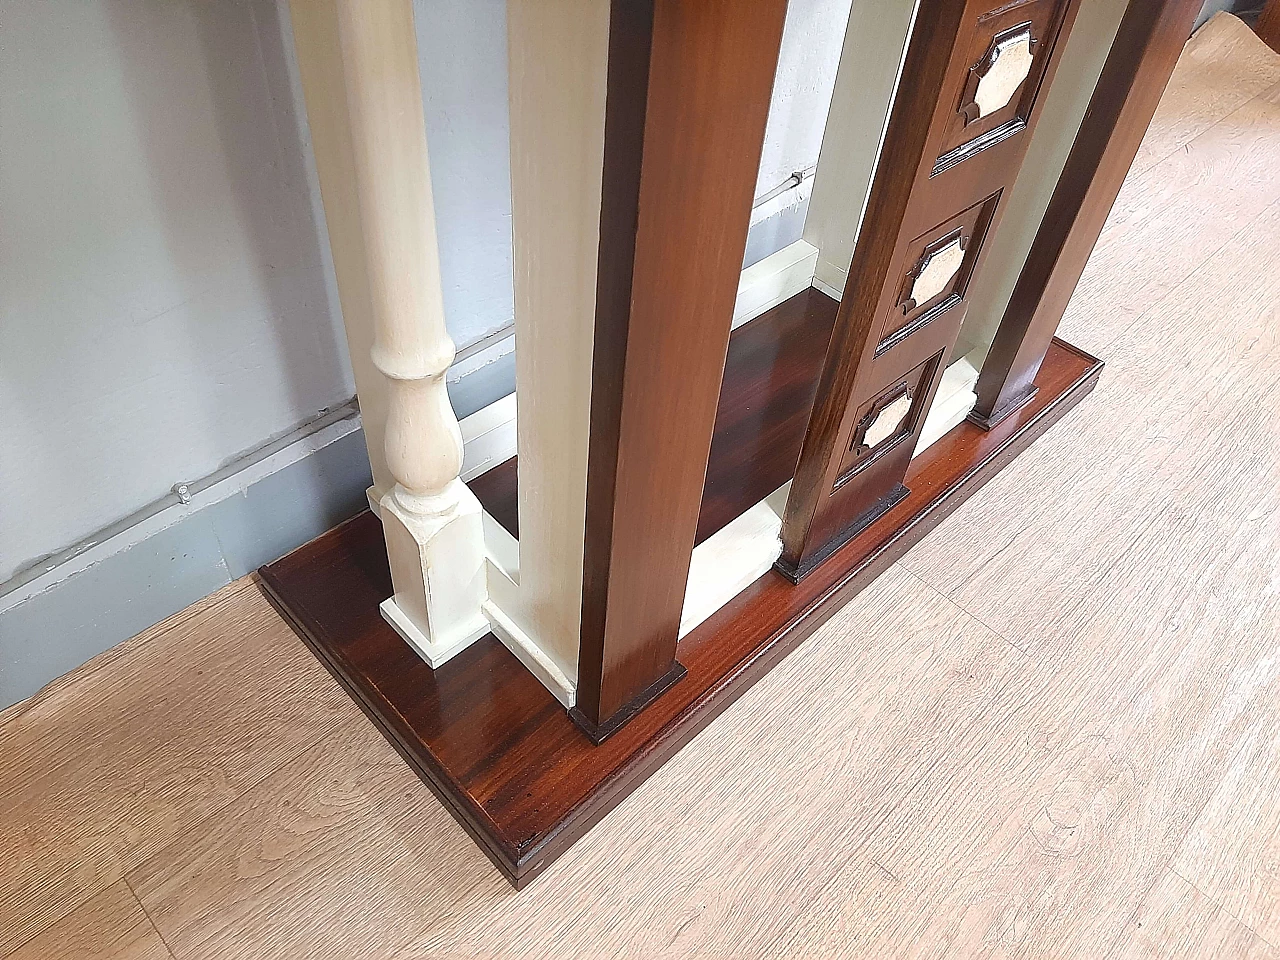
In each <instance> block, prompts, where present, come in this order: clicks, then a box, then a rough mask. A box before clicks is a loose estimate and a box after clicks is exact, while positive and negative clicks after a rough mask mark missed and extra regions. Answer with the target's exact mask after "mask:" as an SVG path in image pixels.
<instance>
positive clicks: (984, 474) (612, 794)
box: [258, 337, 1104, 890]
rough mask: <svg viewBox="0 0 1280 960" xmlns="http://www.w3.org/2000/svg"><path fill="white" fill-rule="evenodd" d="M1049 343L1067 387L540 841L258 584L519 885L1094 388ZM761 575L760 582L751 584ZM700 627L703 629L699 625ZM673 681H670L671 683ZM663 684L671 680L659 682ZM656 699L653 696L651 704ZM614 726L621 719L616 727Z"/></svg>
mask: <svg viewBox="0 0 1280 960" xmlns="http://www.w3.org/2000/svg"><path fill="white" fill-rule="evenodd" d="M1053 342H1054V346H1055V347H1057V348H1058V349H1060V350H1063V351H1065V352H1067V353H1071V354H1074V355H1075V356H1076V357H1078V358H1080V359H1081V360H1083V361H1084V362H1085V364H1086V367H1085V369H1084V370H1083V372H1082V373H1081V374H1080V375H1079V376H1077V377H1076V378H1075V379H1074V380H1073V381H1072V382H1070V383H1068V384H1066V386H1065V387H1064V388H1063V389H1062V390H1061V391H1060V392H1057V393H1055V395H1054V396H1052V397H1051V398H1050V400H1049V402H1048V403H1047V404H1046V405H1045V406H1044V408H1043V409H1041V410H1039V411H1037V412H1036V414H1035V415H1034V416H1032V417H1030V418H1029V419H1028V420H1027V421H1026V422H1025V423H1022V424H1020V425H1019V426H1018V428H1017V429H1016V430H1015V431H1014V432H1013V433H1012V434H1010V436H1008V437H1007V438H1005V439H1004V440H1002V441H1000V443H999V445H998V447H997V448H996V449H995V450H993V451H992V452H991V453H990V454H989V455H988V456H986V457H984V458H982V459H981V460H980V461H978V462H974V463H969V464H966V465H965V466H964V467H963V468H962V469H958V470H957V472H956V474H955V476H954V477H953V478H952V479H951V480H950V481H949V482H948V484H947V486H946V487H945V488H944V489H942V490H940V491H938V492H937V493H936V494H935V495H934V496H933V497H932V499H931V500H930V501H929V503H928V504H926V505H925V507H924V508H923V512H921V513H919V514H918V515H917V514H913V515H911V516H910V517H908V518H906V519H905V520H904V522H903V523H902V524H901V525H899V526H898V527H897V528H896V530H895V532H894V533H893V535H892V536H891V537H890V538H889V540H888V541H886V542H885V543H884V544H883V545H881V546H880V547H878V548H877V549H875V550H874V551H873V552H872V553H870V554H868V555H867V556H865V557H862V558H860V559H859V560H857V561H856V562H855V563H853V564H852V565H851V566H849V568H848V569H846V570H842V571H841V572H840V573H839V574H838V576H837V577H836V578H835V581H834V582H833V584H832V585H830V586H829V587H824V589H823V591H822V595H821V597H819V598H817V599H815V600H814V601H813V602H812V603H810V604H809V605H808V606H807V607H806V609H805V611H804V613H803V615H802V616H801V617H800V618H799V619H797V620H793V621H791V622H788V623H786V624H779V625H778V626H777V627H776V629H773V630H772V634H773V635H772V636H771V638H770V639H769V640H768V642H766V643H765V644H763V645H762V646H760V647H759V648H758V649H756V650H754V652H753V653H752V654H751V655H750V657H749V658H748V660H746V661H743V662H741V663H736V664H734V665H733V666H732V667H730V668H729V670H728V672H727V673H726V674H725V675H724V676H722V677H720V678H719V679H717V680H716V681H715V682H714V683H713V684H712V685H711V686H710V687H709V688H708V689H707V690H706V691H705V692H704V693H702V694H700V695H699V697H698V699H697V700H696V701H695V702H694V703H692V704H690V705H689V706H688V707H686V708H684V709H682V710H681V711H680V713H678V714H677V715H676V716H674V717H672V718H671V719H670V720H669V721H667V722H666V723H665V724H664V725H663V727H662V728H661V729H659V730H658V731H656V732H655V733H654V735H653V736H652V737H651V738H650V740H649V746H648V747H647V748H646V749H644V750H643V751H642V754H641V755H640V756H638V757H637V759H636V760H635V761H634V762H630V763H628V765H627V766H626V767H625V768H623V769H620V770H618V771H616V772H615V773H614V774H612V775H610V776H609V777H607V778H605V779H603V780H602V781H601V783H600V784H599V785H598V786H597V787H596V788H595V792H594V793H593V794H592V796H591V798H590V800H589V801H588V802H585V803H583V804H580V805H578V806H577V807H575V808H574V809H573V810H571V811H569V812H568V813H567V814H566V815H565V816H564V817H563V819H561V820H560V821H558V822H557V823H556V824H555V827H554V829H553V830H551V831H550V832H549V833H547V834H546V835H544V836H543V837H542V838H541V839H540V840H539V841H538V842H537V843H534V844H530V845H528V846H524V845H520V846H518V847H512V846H511V845H510V844H509V843H508V842H507V841H506V839H505V838H504V836H503V835H502V832H501V830H500V828H499V825H498V824H496V823H494V822H492V821H491V820H489V819H488V818H487V817H486V816H485V815H484V811H483V809H482V808H480V807H479V805H478V804H477V803H476V802H475V800H474V798H473V797H471V796H470V794H468V793H466V791H464V790H461V789H460V787H459V785H458V784H457V783H456V782H455V781H454V780H453V779H452V777H451V776H450V775H449V773H448V771H447V769H445V768H444V767H443V765H442V764H441V763H440V761H439V759H438V758H436V757H434V756H433V755H430V754H429V753H424V754H419V752H418V751H416V750H415V749H414V748H413V747H412V746H411V745H409V744H408V743H406V742H404V741H403V740H402V738H401V735H400V732H399V729H398V726H397V724H396V723H395V722H394V717H392V716H390V715H384V714H383V713H382V712H381V711H380V710H379V708H378V707H377V706H376V705H374V704H372V703H370V702H369V700H368V699H367V698H366V697H365V695H364V692H363V691H362V690H361V686H360V682H359V679H358V678H357V677H352V676H348V675H347V673H346V672H345V670H344V669H343V667H342V665H341V663H340V662H339V660H338V659H337V658H335V657H333V656H331V655H330V653H331V652H330V651H329V650H328V649H327V646H326V644H327V642H328V641H327V638H325V636H324V630H323V629H320V630H318V631H316V632H314V633H313V630H312V627H311V625H309V624H308V623H307V622H306V621H307V618H306V617H305V616H301V615H299V614H298V613H297V612H296V611H294V610H292V609H290V606H289V602H288V599H287V598H286V597H284V596H282V595H281V594H280V592H279V589H278V584H277V583H276V582H275V577H274V575H273V572H272V570H271V567H272V566H273V564H267V565H266V566H263V567H261V568H260V569H259V571H258V573H259V577H258V582H259V585H260V587H261V588H262V589H263V592H264V593H265V594H266V596H267V598H268V599H269V601H270V602H271V603H272V605H273V606H274V607H275V608H276V610H277V611H278V612H279V613H280V614H281V615H282V616H283V618H284V619H285V621H286V622H287V623H289V624H290V626H291V627H293V629H294V631H295V632H296V633H297V634H298V635H299V636H300V637H301V638H302V639H303V640H304V641H305V642H306V643H307V645H308V646H309V647H310V648H311V650H312V651H313V653H315V655H316V657H317V659H319V660H320V662H321V664H322V665H324V666H325V668H326V669H328V671H329V672H330V673H331V674H332V675H333V676H334V678H335V679H336V680H337V681H338V683H339V684H340V685H341V686H342V687H343V688H344V689H345V690H346V691H347V693H348V694H349V695H350V696H351V698H352V699H353V700H354V701H355V703H356V704H357V706H359V707H360V709H361V710H362V711H363V712H364V713H365V715H366V716H368V717H369V719H370V720H371V721H372V722H373V723H374V725H375V726H376V727H377V728H378V729H379V730H380V731H381V732H382V734H383V736H384V737H385V738H386V739H387V740H388V742H390V743H391V745H392V746H393V747H394V748H395V750H396V751H397V752H398V753H399V754H400V755H401V757H402V758H403V759H404V760H405V762H406V763H407V764H408V765H409V767H410V769H412V770H413V771H414V772H415V773H417V774H418V776H419V778H420V779H421V780H422V781H423V782H424V783H425V784H426V786H427V787H428V788H429V789H430V790H431V791H432V793H433V794H435V795H436V797H437V798H438V799H439V800H440V801H441V803H442V804H443V805H444V807H445V809H446V810H448V811H449V812H450V813H451V814H452V815H453V817H454V819H455V820H457V821H458V823H459V824H460V825H461V826H462V827H463V829H464V830H465V831H466V832H467V833H468V834H469V835H470V836H471V838H472V839H473V840H474V841H475V842H476V845H477V846H479V847H480V849H481V850H482V851H483V852H484V853H485V854H486V855H487V856H488V858H489V859H490V861H491V862H492V863H493V864H494V866H496V867H497V868H498V871H499V872H500V873H501V874H502V875H503V876H504V877H505V878H506V880H507V881H508V882H509V883H510V884H511V885H512V886H513V887H514V888H515V889H517V890H521V889H524V888H525V887H526V886H527V885H528V884H529V883H530V882H532V881H533V880H534V879H535V878H536V877H537V876H538V875H540V874H541V873H542V872H543V871H544V870H545V869H546V868H547V867H549V866H550V865H551V864H552V863H553V862H554V861H555V860H556V859H558V858H559V856H560V855H561V854H563V853H564V852H565V851H566V850H567V849H568V848H569V846H570V845H571V844H572V843H573V842H575V841H576V840H577V839H579V838H580V837H581V836H583V835H585V834H586V832H587V831H588V830H589V829H590V828H591V827H592V826H594V825H595V823H596V822H598V821H599V820H600V819H601V818H602V817H604V816H605V815H606V814H607V813H608V812H609V811H610V810H612V809H614V808H615V807H616V806H617V805H618V804H620V803H621V802H622V801H623V800H624V799H625V798H626V797H627V796H628V795H630V793H631V792H632V791H633V790H635V789H636V788H637V787H638V786H640V784H642V783H643V782H644V781H645V780H646V779H648V777H649V776H650V775H651V774H653V773H654V772H656V771H657V770H658V769H659V768H660V767H661V766H662V765H663V764H664V763H666V761H667V760H669V759H670V758H671V757H672V756H674V755H675V753H676V752H677V751H678V750H679V749H680V748H681V747H682V746H683V745H684V744H685V743H687V742H688V741H689V740H691V739H692V738H693V737H694V736H696V734H697V733H698V732H699V731H701V730H702V729H703V728H705V727H706V726H707V725H708V724H709V723H710V722H711V721H712V720H714V719H715V718H716V717H717V716H719V714H720V713H721V712H723V710H725V709H726V708H727V707H728V706H729V705H730V704H732V703H733V702H734V701H735V700H737V699H738V698H739V697H740V696H741V695H742V694H743V693H745V692H746V691H747V690H748V689H750V688H751V686H753V685H754V684H755V683H756V682H757V681H758V680H759V679H761V678H762V677H764V676H765V675H767V673H768V672H769V671H770V670H772V669H773V667H774V666H776V665H777V664H778V663H779V662H781V660H782V658H783V657H785V656H786V655H787V653H789V652H790V651H791V650H793V649H795V648H796V647H797V646H799V644H800V643H801V642H803V641H804V640H805V639H806V638H807V637H808V636H810V635H811V634H812V633H813V632H814V631H815V630H817V629H818V628H819V627H820V626H821V625H822V624H823V623H825V622H826V621H827V620H828V619H829V618H830V617H831V615H832V614H833V613H834V612H835V610H837V609H839V607H840V606H842V605H843V604H844V603H846V602H848V601H849V600H850V599H852V597H853V596H855V595H856V594H857V593H858V592H859V591H860V590H861V589H863V588H865V587H866V586H867V585H868V584H869V583H871V582H872V581H873V580H874V579H875V578H876V577H877V576H879V574H880V573H882V572H883V571H884V570H885V569H887V567H888V566H889V565H890V564H891V563H892V562H893V561H894V560H896V559H897V558H898V557H900V556H901V555H902V554H903V553H905V552H906V551H907V550H909V549H910V548H911V547H912V546H914V544H915V543H917V542H918V541H919V540H920V539H922V538H923V537H924V536H925V535H926V534H927V533H928V532H929V531H930V530H932V529H933V527H934V526H936V525H937V523H939V522H941V520H942V519H943V518H944V517H946V516H947V515H949V514H950V513H951V512H953V511H954V510H955V509H956V507H958V506H959V505H960V504H961V503H963V502H964V501H965V500H966V499H968V497H969V496H970V495H972V493H974V492H976V490H977V489H979V488H981V486H982V485H984V484H985V483H986V481H987V480H989V479H990V478H991V476H994V475H995V473H997V472H999V470H1001V469H1002V468H1003V466H1005V465H1006V464H1007V463H1008V462H1010V461H1012V460H1013V459H1014V458H1016V456H1017V455H1018V454H1019V453H1020V452H1021V451H1022V450H1023V449H1025V448H1026V447H1027V446H1028V445H1029V444H1031V443H1032V442H1033V441H1034V440H1035V439H1036V438H1038V437H1039V436H1041V435H1042V434H1043V433H1044V432H1045V431H1046V430H1048V429H1049V427H1051V426H1052V425H1053V424H1054V423H1056V422H1057V421H1058V420H1060V419H1061V418H1062V417H1063V416H1064V415H1065V414H1066V413H1067V412H1068V411H1070V410H1071V409H1073V408H1074V407H1075V406H1076V405H1077V404H1079V403H1080V402H1081V401H1082V400H1084V399H1085V397H1087V396H1088V395H1089V394H1090V393H1091V392H1092V391H1093V388H1094V386H1095V385H1096V384H1097V381H1098V377H1099V376H1100V374H1101V372H1102V370H1103V367H1104V364H1103V362H1102V361H1100V360H1098V359H1097V358H1095V357H1093V356H1091V355H1090V354H1088V353H1086V352H1085V351H1084V350H1081V349H1079V348H1078V347H1075V346H1073V345H1072V344H1070V343H1067V342H1065V341H1063V340H1060V339H1058V338H1057V337H1055V338H1054V341H1053ZM962 426H963V424H962ZM356 519H359V518H356ZM352 522H354V521H347V524H349V523H352ZM347 524H341V525H339V528H335V529H334V530H331V531H329V533H327V534H325V535H324V536H325V537H329V536H332V535H333V534H334V533H335V532H336V531H337V530H338V529H340V528H341V527H342V526H346V525H347ZM847 546H848V544H846V547H847ZM300 549H305V548H300ZM282 559H284V558H282ZM277 562H279V561H277ZM766 576H767V574H766ZM762 580H763V578H762ZM759 582H761V581H758V582H757V583H759ZM824 583H825V581H824ZM748 589H751V588H748ZM800 589H804V588H800ZM720 619H721V620H722V621H724V622H721V623H719V624H717V626H716V627H715V628H714V629H716V630H717V632H720V631H724V632H731V631H734V630H735V625H734V622H733V621H732V620H725V619H724V617H723V616H721V617H720ZM315 626H319V625H318V624H317V625H315ZM700 629H709V628H708V627H706V626H705V625H704V627H703V628H700ZM672 683H673V684H674V681H672ZM669 688H670V685H669V686H668V687H664V688H663V689H664V690H666V689H669ZM657 699H658V697H657V696H656V695H655V696H654V697H653V698H651V699H650V700H649V703H653V702H654V701H656V700H657ZM620 728H621V725H619V729H620Z"/></svg>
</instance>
